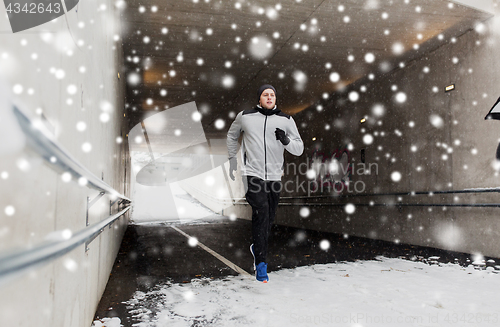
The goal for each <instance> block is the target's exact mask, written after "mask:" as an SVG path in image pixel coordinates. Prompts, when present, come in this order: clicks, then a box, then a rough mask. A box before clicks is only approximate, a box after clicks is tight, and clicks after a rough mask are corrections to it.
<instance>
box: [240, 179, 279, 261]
mask: <svg viewBox="0 0 500 327" xmlns="http://www.w3.org/2000/svg"><path fill="white" fill-rule="evenodd" d="M246 177H247V182H248V189H247V192H246V194H245V198H246V199H247V201H248V203H249V204H250V206H251V207H252V239H253V249H254V254H255V264H256V265H258V264H259V263H260V262H266V263H267V261H266V257H267V248H268V239H269V234H270V232H271V226H272V225H273V223H274V218H275V217H276V209H277V208H278V201H279V198H280V191H281V182H280V181H264V180H262V179H260V178H258V177H254V176H246Z"/></svg>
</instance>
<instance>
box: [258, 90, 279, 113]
mask: <svg viewBox="0 0 500 327" xmlns="http://www.w3.org/2000/svg"><path fill="white" fill-rule="evenodd" d="M275 104H276V94H274V91H273V90H272V89H265V90H264V92H262V94H261V95H260V106H261V107H262V108H264V109H273V108H274V105H275Z"/></svg>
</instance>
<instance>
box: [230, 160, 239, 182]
mask: <svg viewBox="0 0 500 327" xmlns="http://www.w3.org/2000/svg"><path fill="white" fill-rule="evenodd" d="M237 169H238V161H237V160H236V157H233V158H229V177H231V179H232V180H233V181H234V174H233V172H234V171H236V170H237Z"/></svg>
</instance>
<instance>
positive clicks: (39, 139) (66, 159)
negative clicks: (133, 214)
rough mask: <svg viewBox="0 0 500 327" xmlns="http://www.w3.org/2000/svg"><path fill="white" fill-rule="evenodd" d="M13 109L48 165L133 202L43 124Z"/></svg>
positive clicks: (29, 142) (21, 125) (30, 143)
mask: <svg viewBox="0 0 500 327" xmlns="http://www.w3.org/2000/svg"><path fill="white" fill-rule="evenodd" d="M13 109H14V110H13V111H14V114H15V116H16V118H17V120H18V121H19V125H20V127H21V129H22V130H23V132H24V134H25V135H26V136H27V143H28V144H29V145H30V146H31V148H32V149H33V150H34V151H35V152H37V153H38V154H39V155H40V156H41V157H42V158H43V159H44V160H45V161H46V162H47V164H49V165H51V166H52V167H54V168H57V169H59V170H61V171H64V172H68V173H70V174H71V175H72V176H73V177H75V178H77V179H78V178H81V177H83V178H85V179H86V180H87V185H88V186H90V187H92V188H94V189H96V190H99V191H103V192H106V193H108V194H110V195H111V196H113V197H119V198H121V199H124V200H127V201H129V202H131V200H130V199H129V198H127V197H126V196H125V195H123V194H120V193H118V192H117V191H116V190H115V189H113V188H112V187H111V186H109V185H108V184H106V183H105V182H104V181H102V180H101V179H100V178H99V177H97V176H96V175H94V174H93V173H92V172H91V171H90V170H88V169H87V168H85V167H84V166H82V165H81V164H80V163H79V162H78V161H77V160H76V159H75V158H73V157H72V156H71V155H70V154H69V152H68V151H67V150H66V149H64V148H63V147H62V145H61V144H59V142H58V141H57V140H56V139H55V138H54V137H53V136H52V135H51V133H49V132H48V131H47V130H46V129H45V128H44V127H43V126H41V124H36V123H35V122H34V121H33V120H31V119H30V118H28V116H27V115H26V114H25V113H24V112H22V111H21V110H20V109H19V108H17V107H16V106H14V108H13Z"/></svg>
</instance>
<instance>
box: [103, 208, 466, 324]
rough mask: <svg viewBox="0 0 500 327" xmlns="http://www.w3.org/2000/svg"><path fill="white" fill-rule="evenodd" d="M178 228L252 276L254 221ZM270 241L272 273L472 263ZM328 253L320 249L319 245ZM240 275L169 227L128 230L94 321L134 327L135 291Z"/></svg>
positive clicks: (309, 236) (419, 251) (374, 247)
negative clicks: (379, 261)
mask: <svg viewBox="0 0 500 327" xmlns="http://www.w3.org/2000/svg"><path fill="white" fill-rule="evenodd" d="M175 226H176V227H177V228H179V229H180V230H182V231H183V232H185V233H186V234H188V235H190V236H194V237H196V238H197V239H198V241H199V242H201V243H203V244H204V245H206V246H207V247H209V248H210V249H212V250H214V251H215V252H217V253H219V254H220V255H222V256H223V257H225V258H226V259H228V260H230V261H231V262H233V263H234V264H236V265H237V266H239V267H241V268H242V269H244V270H246V271H247V272H249V273H251V274H253V268H252V264H253V260H252V256H251V254H250V252H249V251H248V247H249V245H250V243H251V222H250V221H248V220H240V219H238V220H236V221H230V220H229V219H227V218H221V219H208V220H206V221H197V222H196V223H191V224H175ZM273 228H274V233H273V235H272V240H271V241H270V249H269V253H270V256H269V258H268V270H269V271H276V270H279V269H282V268H293V267H297V266H304V265H312V264H321V263H333V262H338V261H356V260H373V259H375V258H376V257H377V256H385V257H402V258H407V259H410V260H419V261H424V262H428V263H433V262H436V259H434V258H431V259H429V258H430V257H435V256H438V257H439V259H438V260H439V262H456V263H459V264H462V265H468V264H469V263H470V255H468V254H464V253H456V252H448V251H444V250H439V249H434V248H427V247H418V246H412V245H406V244H395V243H391V242H385V241H377V240H370V239H365V238H357V237H349V238H347V239H345V238H344V237H343V235H338V234H331V233H321V232H316V231H310V230H307V231H305V230H299V229H296V228H289V227H284V226H274V227H273ZM324 239H327V240H328V241H329V242H330V249H329V250H328V251H324V250H322V249H321V248H320V247H319V243H320V241H321V240H324ZM236 274H237V273H236V272H235V271H233V270H232V269H231V268H229V267H228V266H226V265H225V264H224V263H223V262H222V261H220V260H218V259H217V258H215V257H214V256H212V255H211V254H209V253H208V252H206V251H205V250H203V249H202V248H200V247H198V246H195V247H191V246H189V244H188V239H187V238H186V236H184V235H182V234H180V233H179V232H177V231H176V230H174V229H173V228H172V227H170V225H168V224H156V225H130V226H128V229H127V231H126V233H125V236H124V239H123V242H122V246H121V248H120V252H119V254H118V256H117V258H116V261H115V264H114V267H113V270H112V272H111V276H110V279H109V282H108V284H107V287H106V290H105V292H104V295H103V297H102V299H101V301H100V303H99V306H98V309H97V311H96V315H95V319H99V318H104V317H119V318H120V319H121V323H122V324H123V325H124V326H125V327H127V326H132V324H134V323H136V321H132V319H131V318H130V316H131V314H130V313H129V312H128V309H127V308H126V304H124V303H123V302H125V301H127V300H129V299H130V298H132V296H133V294H134V292H136V291H147V290H150V289H151V288H152V287H155V286H156V285H161V284H166V283H168V282H170V283H189V282H190V280H191V279H193V278H200V277H209V278H224V277H225V276H229V275H236Z"/></svg>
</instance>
